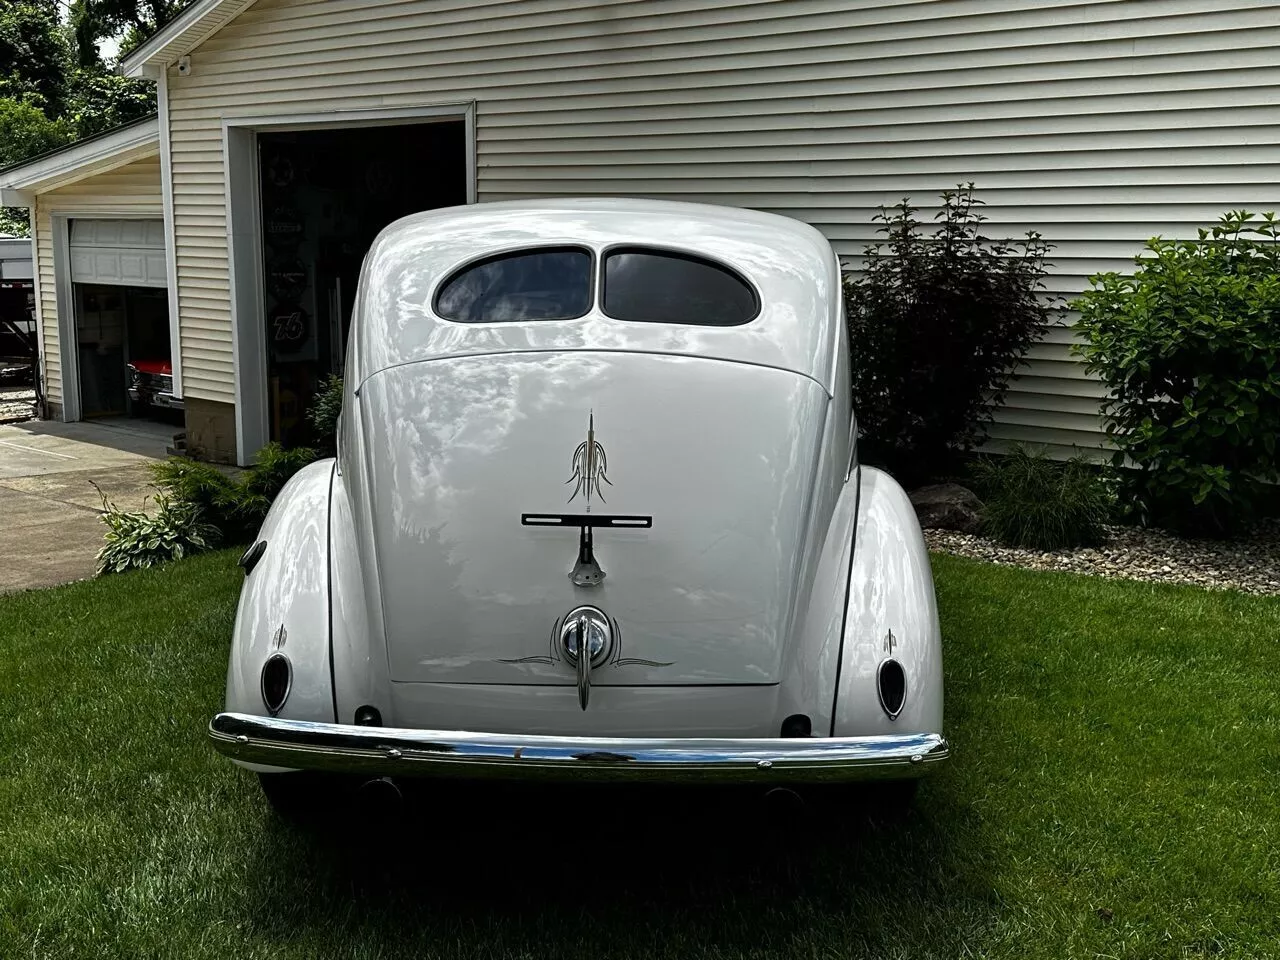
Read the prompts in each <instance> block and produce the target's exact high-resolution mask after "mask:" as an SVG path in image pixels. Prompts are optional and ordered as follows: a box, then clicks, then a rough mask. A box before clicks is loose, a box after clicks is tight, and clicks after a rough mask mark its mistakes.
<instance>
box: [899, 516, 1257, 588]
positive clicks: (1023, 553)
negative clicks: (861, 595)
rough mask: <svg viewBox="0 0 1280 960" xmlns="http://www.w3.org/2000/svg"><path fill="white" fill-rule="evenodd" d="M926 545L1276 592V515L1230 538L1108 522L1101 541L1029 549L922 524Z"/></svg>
mask: <svg viewBox="0 0 1280 960" xmlns="http://www.w3.org/2000/svg"><path fill="white" fill-rule="evenodd" d="M924 537H925V541H926V542H927V543H928V544H929V549H930V550H937V551H940V552H942V553H953V554H956V555H957V556H961V557H971V558H973V559H975V560H987V561H990V562H991V563H1001V564H1005V565H1006V566H1014V567H1025V568H1027V569H1030V570H1065V571H1068V572H1070V573H1084V574H1092V575H1093V576H1099V577H1110V578H1112V579H1119V580H1146V581H1150V582H1155V583H1182V584H1190V585H1192V586H1197V587H1207V588H1209V589H1216V590H1242V591H1244V592H1245V593H1253V594H1260V595H1264V596H1280V521H1276V520H1269V521H1266V522H1265V523H1262V524H1260V525H1259V526H1258V527H1257V528H1256V529H1254V530H1253V531H1252V532H1251V533H1250V534H1249V535H1248V536H1244V537H1240V538H1238V539H1235V540H1187V539H1184V538H1182V537H1178V536H1175V535H1173V534H1171V533H1168V532H1167V531H1164V530H1155V529H1151V530H1144V529H1141V528H1138V527H1108V528H1107V539H1106V542H1105V543H1103V544H1102V546H1100V547H1080V548H1077V549H1069V550H1051V551H1041V550H1029V549H1025V548H1021V547H1006V546H1002V545H1001V544H999V543H996V542H995V541H994V540H988V539H986V538H985V537H978V536H974V535H972V534H968V533H957V532H955V531H952V530H926V531H925V532H924Z"/></svg>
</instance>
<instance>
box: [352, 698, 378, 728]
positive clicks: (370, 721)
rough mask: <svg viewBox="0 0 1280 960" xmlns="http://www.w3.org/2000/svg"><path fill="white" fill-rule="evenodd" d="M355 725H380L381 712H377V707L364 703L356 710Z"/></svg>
mask: <svg viewBox="0 0 1280 960" xmlns="http://www.w3.org/2000/svg"><path fill="white" fill-rule="evenodd" d="M356 726H357V727H380V726H382V714H381V713H379V712H378V708H377V707H371V706H370V705H369V704H367V703H366V704H365V705H364V706H363V707H360V708H359V709H358V710H356Z"/></svg>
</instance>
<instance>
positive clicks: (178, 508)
mask: <svg viewBox="0 0 1280 960" xmlns="http://www.w3.org/2000/svg"><path fill="white" fill-rule="evenodd" d="M98 492H99V494H102V491H101V490H99V491H98ZM155 504H156V510H155V512H154V513H151V514H148V513H147V512H146V511H145V510H138V511H134V512H130V511H126V510H121V509H120V508H119V507H117V506H116V505H115V504H114V503H111V502H110V501H108V500H107V498H106V495H105V494H103V495H102V519H103V522H104V523H106V525H107V532H106V535H105V537H104V539H105V540H106V545H105V546H104V547H103V548H102V549H101V550H100V551H99V552H98V574H99V575H102V574H104V573H122V572H124V571H125V570H128V569H130V568H133V567H151V566H155V565H156V564H157V563H164V562H166V561H169V560H181V559H182V558H183V557H185V556H187V555H188V554H191V553H198V552H199V551H201V550H208V549H209V547H210V546H212V544H213V537H214V534H215V531H214V530H213V529H212V528H211V527H210V526H209V524H207V523H205V522H204V521H203V520H202V518H201V515H200V508H199V507H197V506H196V505H195V504H193V503H185V502H182V501H179V500H175V499H173V498H171V497H168V496H166V495H165V494H164V493H157V494H156V496H155Z"/></svg>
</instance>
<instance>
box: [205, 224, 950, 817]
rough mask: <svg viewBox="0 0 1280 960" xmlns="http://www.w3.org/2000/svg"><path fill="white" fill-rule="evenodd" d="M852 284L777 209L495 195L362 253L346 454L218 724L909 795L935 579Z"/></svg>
mask: <svg viewBox="0 0 1280 960" xmlns="http://www.w3.org/2000/svg"><path fill="white" fill-rule="evenodd" d="M849 351H850V343H849V339H848V334H847V332H846V326H845V323H844V320H843V308H842V296H841V275H840V265H839V261H838V260H837V257H836V254H835V253H834V251H833V250H832V248H831V246H830V244H829V243H828V242H827V240H826V239H825V238H824V237H823V236H822V235H821V234H820V233H818V231H816V230H814V229H813V228H811V227H809V226H806V225H804V224H801V223H798V222H796V221H794V220H789V219H786V218H783V217H779V216H773V215H769V214H764V213H757V212H752V211H746V210H738V209H731V208H724V207H713V206H701V205H694V204H681V203H664V202H651V201H640V200H609V199H596V200H554V201H553V200H548V201H537V202H521V203H491V204H477V205H474V206H468V207H458V208H452V209H447V210H439V211H434V212H430V213H424V214H420V215H416V216H413V217H409V218H407V219H404V220H401V221H399V222H397V223H395V224H392V225H391V226H390V227H388V228H387V229H386V230H384V231H383V232H382V234H381V236H380V237H379V238H378V239H377V240H376V241H375V243H374V244H373V247H372V249H371V250H370V252H369V254H368V256H367V257H366V260H365V263H364V267H363V272H362V275H361V280H360V288H359V294H358V296H357V305H356V308H355V314H354V316H353V320H352V328H351V337H350V345H349V351H348V360H347V367H346V395H345V398H344V406H343V413H342V418H341V423H340V427H339V435H338V455H337V458H336V459H334V460H324V461H321V462H318V463H315V464H313V465H311V466H310V467H308V468H306V469H305V470H303V471H302V472H301V473H300V474H298V475H297V476H296V477H295V478H294V479H293V480H292V481H290V483H289V484H288V486H287V487H286V488H285V490H284V491H283V493H282V494H281V495H280V497H279V498H278V500H277V501H276V502H275V504H274V506H273V507H272V509H271V512H270V515H269V516H268V517H267V519H266V522H265V523H264V524H263V527H262V530H261V532H260V534H259V536H258V539H257V542H256V543H255V544H254V545H253V546H252V547H251V548H250V549H249V551H248V552H247V553H246V554H245V557H244V560H243V565H244V567H245V573H246V580H245V583H244V587H243V593H242V595H241V598H240V606H239V611H238V614H237V617H236V624H235V636H234V640H233V644H232V649H231V663H230V668H229V670H228V674H227V693H226V712H225V713H221V714H218V715H217V716H216V717H215V718H214V719H213V721H212V723H211V726H210V735H211V737H212V740H213V743H214V745H215V746H216V747H217V749H218V750H219V751H221V752H222V753H224V754H226V755H227V756H228V757H230V758H232V759H233V760H235V761H236V762H238V763H241V764H243V765H244V766H247V767H249V768H250V769H252V770H255V771H257V772H258V773H259V774H260V775H261V780H262V784H263V787H264V789H265V791H266V793H267V795H268V797H269V798H271V800H272V801H273V802H274V803H276V805H277V806H279V807H287V806H293V805H295V804H296V803H298V802H300V801H301V802H303V803H305V802H306V800H307V797H309V796H311V795H312V794H311V792H310V788H308V789H307V790H303V789H301V784H302V783H303V782H304V781H308V780H310V781H312V782H313V781H314V778H307V777H304V776H302V775H300V774H298V773H297V771H328V772H333V773H342V774H354V775H357V776H358V777H359V778H361V779H364V780H368V781H370V782H375V781H376V782H379V783H388V782H394V781H395V780H396V779H397V778H402V777H405V778H407V777H417V776H433V775H442V774H448V775H462V776H473V777H487V776H507V777H516V778H544V777H563V778H573V779H578V778H583V779H589V778H600V779H635V780H694V781H708V782H714V781H747V782H756V783H760V784H766V785H774V784H778V785H782V784H794V783H797V782H806V781H843V780H859V779H869V778H876V779H888V780H901V781H904V782H910V783H911V784H914V778H917V777H919V776H920V775H922V774H923V773H925V772H926V771H927V770H928V769H929V768H930V767H932V766H933V765H934V764H936V763H938V762H939V761H941V760H943V759H945V758H946V757H947V752H948V748H947V741H946V740H945V739H944V738H943V735H942V653H941V646H940V638H939V631H938V618H937V611H936V606H935V601H934V590H933V580H932V576H931V572H930V568H929V558H928V555H927V552H926V549H925V544H924V540H923V537H922V536H921V532H920V527H919V525H918V523H917V520H916V517H915V514H914V512H913V510H912V507H911V504H910V503H909V502H908V500H907V497H906V496H905V494H904V493H903V491H902V489H901V488H900V487H899V486H898V484H897V483H895V482H894V480H892V479H891V478H890V477H889V476H888V475H886V474H885V473H882V472H881V471H879V470H876V469H873V468H870V467H864V466H860V465H859V464H858V461H857V454H856V435H857V434H856V428H855V423H854V416H853V411H852V409H851V399H850V379H849V378H850V374H849V365H850V358H849Z"/></svg>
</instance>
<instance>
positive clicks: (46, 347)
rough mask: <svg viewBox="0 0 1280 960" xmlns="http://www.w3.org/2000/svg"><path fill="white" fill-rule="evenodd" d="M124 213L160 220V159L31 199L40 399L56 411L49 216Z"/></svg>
mask: <svg viewBox="0 0 1280 960" xmlns="http://www.w3.org/2000/svg"><path fill="white" fill-rule="evenodd" d="M57 213H75V214H82V215H88V216H95V215H96V216H110V215H116V216H119V215H128V216H137V217H163V216H164V206H163V203H162V202H161V198H160V158H159V156H154V157H146V158H144V159H142V160H135V161H134V162H132V163H128V164H125V165H124V166H121V167H117V168H116V169H114V170H110V171H108V172H106V173H100V174H98V175H97V176H93V177H86V178H85V179H83V180H80V181H79V182H77V183H73V184H71V185H69V186H66V187H61V188H59V189H57V190H51V191H49V192H47V193H42V194H40V195H38V196H37V197H36V244H35V246H36V266H37V269H38V271H39V276H40V283H39V287H40V304H39V312H40V356H41V365H42V366H43V368H44V384H45V396H46V398H47V399H48V401H49V403H50V404H51V405H52V406H53V409H54V412H55V413H57V412H59V411H60V410H61V407H62V359H61V353H60V352H59V350H60V344H59V337H58V300H57V293H56V289H55V286H54V267H53V215H54V214H57Z"/></svg>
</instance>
